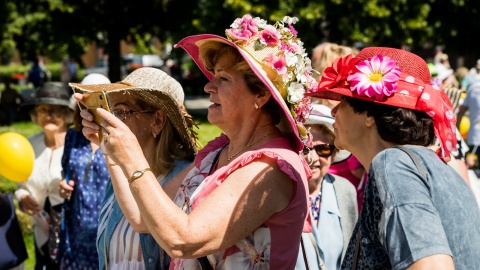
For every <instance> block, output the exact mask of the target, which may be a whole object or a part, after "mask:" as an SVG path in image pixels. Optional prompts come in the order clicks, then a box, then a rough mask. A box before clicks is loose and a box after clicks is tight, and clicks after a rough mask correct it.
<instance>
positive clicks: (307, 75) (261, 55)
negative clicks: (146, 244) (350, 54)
mask: <svg viewBox="0 0 480 270" xmlns="http://www.w3.org/2000/svg"><path fill="white" fill-rule="evenodd" d="M296 21H297V19H296V18H290V17H285V18H284V19H283V20H282V21H279V22H277V23H275V24H274V25H270V24H267V23H266V21H264V20H262V19H260V18H252V17H251V16H250V15H245V16H243V17H242V18H238V19H236V20H235V22H234V23H233V24H232V28H230V29H227V38H223V37H220V36H216V35H209V34H203V35H196V36H190V37H187V38H185V39H183V40H181V41H180V42H179V43H178V44H177V45H176V47H181V48H183V49H185V50H186V51H187V52H188V53H189V54H190V55H191V56H192V58H193V59H194V61H195V62H196V63H197V65H198V66H199V68H200V69H201V70H202V71H203V73H204V74H205V75H206V76H207V77H208V79H209V80H210V82H209V83H207V85H206V86H205V91H206V92H207V93H208V94H209V95H210V101H211V102H212V105H210V107H209V108H208V120H209V121H210V122H211V123H212V124H215V125H217V126H218V127H220V128H221V129H222V130H223V132H224V134H222V135H221V136H220V137H218V138H216V139H214V140H213V141H211V142H210V143H208V144H207V145H206V146H205V147H204V148H203V149H202V151H200V152H199V154H198V155H197V157H196V159H195V162H194V164H192V165H191V166H189V167H188V168H187V169H186V170H184V171H182V172H181V173H179V174H178V175H177V177H175V178H174V179H173V180H172V181H170V182H169V184H167V185H166V186H165V187H164V188H162V187H161V186H160V185H159V184H158V183H157V182H156V181H154V177H153V175H152V173H151V172H149V171H148V170H146V169H147V168H149V166H150V165H149V164H148V162H147V161H146V160H145V157H144V156H143V154H142V152H141V151H139V147H138V146H137V142H136V139H135V137H133V135H132V134H130V133H129V132H128V130H127V129H126V127H125V125H123V123H121V122H120V121H118V119H116V118H115V117H113V116H112V115H111V114H108V113H107V112H105V111H104V110H100V109H99V110H97V111H98V113H99V114H101V116H102V117H104V118H105V120H106V121H105V122H102V123H101V128H102V130H104V131H105V133H106V134H108V136H107V137H106V139H105V140H104V141H103V142H102V145H103V147H104V149H105V151H106V153H107V154H108V155H109V156H110V157H111V158H112V159H113V161H114V162H115V163H117V164H118V165H119V166H118V167H120V168H122V172H123V174H122V175H121V177H120V175H115V176H114V177H112V180H113V182H114V183H116V185H118V186H120V185H121V186H122V187H124V189H123V190H122V192H125V193H127V191H131V193H132V194H133V196H134V198H135V200H136V202H137V203H138V207H139V208H140V209H141V213H142V218H143V220H144V221H145V224H146V225H147V227H148V228H149V230H150V232H151V233H152V234H153V236H154V237H155V239H156V240H157V241H158V243H160V245H161V246H162V248H164V249H165V250H166V251H167V253H168V254H169V255H171V256H172V257H173V259H172V263H171V268H173V269H201V268H203V269H208V268H209V267H210V268H211V267H212V266H213V267H214V268H217V269H252V268H271V269H293V268H294V267H295V262H296V259H297V254H298V247H299V243H300V235H301V232H302V228H303V225H304V222H305V218H306V216H307V211H308V209H307V200H306V197H307V187H306V185H307V179H308V177H309V176H310V171H309V168H308V165H307V164H306V162H305V160H304V158H303V156H302V155H301V154H300V151H301V150H302V149H303V147H304V143H306V142H308V139H309V136H308V133H307V132H306V130H305V128H304V127H303V124H302V122H304V121H305V119H306V117H307V116H308V112H309V109H310V106H309V105H310V104H309V99H308V98H306V97H304V93H306V92H308V91H311V90H313V89H314V88H316V82H315V80H314V79H313V78H312V77H311V66H310V60H309V59H308V57H307V54H306V53H305V50H304V48H303V47H302V43H301V42H300V40H299V39H298V38H297V35H296V34H297V32H296V31H295V29H294V27H293V24H294V23H295V22H296ZM82 115H83V116H84V118H85V121H84V124H85V125H86V127H85V128H84V133H85V134H86V135H87V137H90V138H92V139H97V138H98V137H97V134H96V133H97V132H98V131H99V130H100V126H99V125H97V124H95V123H94V122H92V121H91V120H92V119H93V118H92V115H91V114H88V113H86V112H85V113H83V114H82ZM126 141H128V142H129V144H125V142H126ZM127 179H128V181H127ZM200 182H201V184H200V186H199V187H198V188H196V186H195V185H196V184H197V183H200ZM127 187H129V189H127ZM179 187H180V189H179ZM195 188H196V190H195V192H194V193H193V194H192V195H190V194H189V191H190V190H192V189H195ZM177 191H178V192H177ZM172 198H173V199H174V202H172V200H171V199H172ZM177 205H178V206H180V207H182V210H183V211H182V210H180V209H179V208H178V207H177Z"/></svg>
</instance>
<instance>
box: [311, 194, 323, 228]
mask: <svg viewBox="0 0 480 270" xmlns="http://www.w3.org/2000/svg"><path fill="white" fill-rule="evenodd" d="M308 199H309V200H310V204H311V206H310V207H311V212H312V216H313V219H314V220H317V221H318V219H319V218H320V203H321V200H322V192H321V191H319V192H318V194H317V197H315V200H313V199H312V197H310V196H308Z"/></svg>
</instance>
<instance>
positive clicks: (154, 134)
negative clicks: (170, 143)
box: [152, 131, 157, 139]
mask: <svg viewBox="0 0 480 270" xmlns="http://www.w3.org/2000/svg"><path fill="white" fill-rule="evenodd" d="M152 135H153V138H154V139H156V138H157V133H155V132H154V131H152Z"/></svg>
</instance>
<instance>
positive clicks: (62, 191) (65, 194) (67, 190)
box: [58, 179, 75, 199]
mask: <svg viewBox="0 0 480 270" xmlns="http://www.w3.org/2000/svg"><path fill="white" fill-rule="evenodd" d="M74 185H75V181H73V180H70V181H69V182H68V184H67V180H66V179H63V180H62V181H60V184H59V185H58V195H60V197H62V198H64V199H70V197H71V196H72V192H73V186H74Z"/></svg>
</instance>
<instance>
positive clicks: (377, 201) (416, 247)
mask: <svg viewBox="0 0 480 270" xmlns="http://www.w3.org/2000/svg"><path fill="white" fill-rule="evenodd" d="M405 147H406V148H407V149H409V150H410V151H411V152H413V153H414V155H415V156H416V157H417V159H418V160H419V161H420V166H421V167H423V170H424V171H425V172H426V179H425V178H424V177H423V176H422V174H421V173H420V171H419V169H418V168H417V166H416V165H415V163H414V161H413V160H412V158H410V156H409V155H408V154H407V153H405V152H404V151H402V150H400V149H397V148H388V149H386V150H383V151H382V152H380V153H378V154H377V155H376V156H375V157H374V159H373V160H372V164H371V166H370V170H369V173H368V181H367V186H366V189H365V199H364V201H363V206H362V212H361V214H360V218H359V221H358V222H357V225H356V227H355V230H354V232H353V235H352V238H351V239H350V243H349V246H348V248H347V253H346V255H345V258H344V260H343V264H342V269H352V265H353V257H354V253H355V243H356V238H357V231H359V229H360V251H359V256H358V264H357V269H406V268H407V267H409V266H410V265H411V264H412V263H414V262H415V261H417V260H419V259H421V258H424V257H427V256H431V255H435V254H448V255H451V256H453V261H454V264H455V269H457V270H458V269H460V270H462V269H465V270H467V269H468V270H470V269H480V260H479V258H480V211H479V208H478V205H477V203H476V201H475V198H474V196H473V194H472V192H471V190H470V188H469V187H468V185H467V184H466V182H465V180H463V179H462V177H461V176H460V175H458V174H457V173H456V172H455V171H454V169H453V168H451V167H450V166H449V165H447V164H445V163H444V162H443V161H441V160H440V159H439V158H438V156H437V155H436V154H435V153H434V152H433V151H432V150H430V149H428V148H426V147H421V146H411V145H409V146H405Z"/></svg>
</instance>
